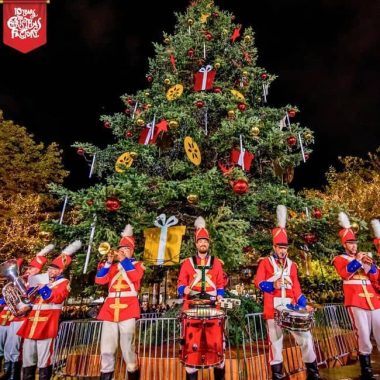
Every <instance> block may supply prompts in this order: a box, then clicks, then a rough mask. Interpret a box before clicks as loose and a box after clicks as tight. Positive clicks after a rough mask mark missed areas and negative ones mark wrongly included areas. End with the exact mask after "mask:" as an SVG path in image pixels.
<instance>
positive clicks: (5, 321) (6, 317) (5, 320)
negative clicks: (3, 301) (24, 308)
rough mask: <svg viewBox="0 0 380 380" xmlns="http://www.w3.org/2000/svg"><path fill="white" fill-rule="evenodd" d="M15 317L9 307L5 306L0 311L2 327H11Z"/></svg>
mask: <svg viewBox="0 0 380 380" xmlns="http://www.w3.org/2000/svg"><path fill="white" fill-rule="evenodd" d="M12 318H13V315H12V313H11V311H10V310H9V309H8V306H4V307H3V308H2V310H1V311H0V326H9V324H10V323H11V320H12Z"/></svg>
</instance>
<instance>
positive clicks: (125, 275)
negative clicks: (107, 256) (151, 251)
mask: <svg viewBox="0 0 380 380" xmlns="http://www.w3.org/2000/svg"><path fill="white" fill-rule="evenodd" d="M133 266H134V268H133V269H131V270H125V269H124V268H123V267H122V265H121V264H120V263H114V264H112V265H111V266H110V267H107V264H106V265H105V266H103V267H100V268H99V270H98V273H97V275H96V279H95V283H96V284H99V285H107V284H108V297H107V298H106V300H105V302H104V304H103V306H102V308H101V309H100V312H99V314H98V317H97V319H99V320H101V321H109V322H121V321H125V320H127V319H131V318H140V304H139V300H138V298H137V292H138V291H139V290H140V282H141V279H142V277H143V275H144V267H143V265H142V263H141V262H138V261H133Z"/></svg>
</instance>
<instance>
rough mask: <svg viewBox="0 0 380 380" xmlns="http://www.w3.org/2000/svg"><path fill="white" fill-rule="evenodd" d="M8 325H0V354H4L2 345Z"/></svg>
mask: <svg viewBox="0 0 380 380" xmlns="http://www.w3.org/2000/svg"><path fill="white" fill-rule="evenodd" d="M8 329H9V326H0V356H4V345H5V340H6V338H7V333H8Z"/></svg>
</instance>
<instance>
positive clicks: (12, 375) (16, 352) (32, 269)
mask: <svg viewBox="0 0 380 380" xmlns="http://www.w3.org/2000/svg"><path fill="white" fill-rule="evenodd" d="M53 249H54V245H53V244H49V245H47V246H46V247H45V248H43V249H42V250H41V251H40V252H38V253H37V255H36V257H35V258H34V259H33V260H32V261H31V262H30V263H29V264H28V266H27V267H26V269H25V272H24V273H23V274H22V278H23V279H25V281H26V282H27V281H28V277H29V276H33V275H35V274H38V273H40V272H41V270H42V268H43V266H44V265H45V264H46V261H47V258H46V255H47V254H48V253H49V252H51V251H52V250H53ZM27 287H28V286H27ZM25 319H26V317H25V316H15V315H12V316H11V317H10V325H9V328H8V333H7V336H6V339H5V345H4V360H5V363H6V364H5V371H4V375H3V376H2V377H1V380H18V379H20V370H21V365H20V364H21V363H20V362H19V359H20V349H21V337H20V336H18V335H17V331H18V330H19V329H20V327H21V325H22V324H23V322H24V321H25Z"/></svg>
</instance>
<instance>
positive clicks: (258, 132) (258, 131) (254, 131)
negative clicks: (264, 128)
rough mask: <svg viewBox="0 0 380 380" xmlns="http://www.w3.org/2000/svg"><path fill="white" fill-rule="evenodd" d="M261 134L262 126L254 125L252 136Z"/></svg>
mask: <svg viewBox="0 0 380 380" xmlns="http://www.w3.org/2000/svg"><path fill="white" fill-rule="evenodd" d="M259 134H260V128H259V127H252V128H251V136H253V137H257V136H258V135H259Z"/></svg>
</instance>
